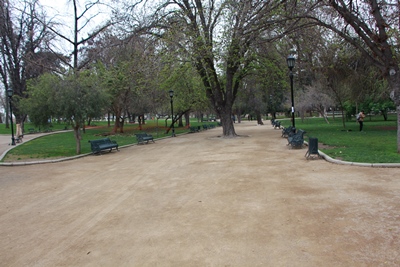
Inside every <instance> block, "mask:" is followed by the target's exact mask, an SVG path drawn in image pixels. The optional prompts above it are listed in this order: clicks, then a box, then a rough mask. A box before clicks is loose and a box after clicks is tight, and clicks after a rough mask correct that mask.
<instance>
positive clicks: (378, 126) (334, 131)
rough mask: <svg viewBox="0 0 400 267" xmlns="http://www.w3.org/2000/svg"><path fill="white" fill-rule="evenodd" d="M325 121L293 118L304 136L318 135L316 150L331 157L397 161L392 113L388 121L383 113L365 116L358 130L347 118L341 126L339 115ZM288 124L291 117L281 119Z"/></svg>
mask: <svg viewBox="0 0 400 267" xmlns="http://www.w3.org/2000/svg"><path fill="white" fill-rule="evenodd" d="M329 122H330V123H329V124H327V123H326V122H325V121H324V120H323V119H321V118H308V119H304V120H303V121H302V120H301V119H299V118H298V119H296V128H297V129H303V130H305V131H306V132H307V133H306V134H305V140H306V141H307V140H308V137H314V138H318V142H319V150H321V151H322V152H324V153H325V154H327V155H329V156H330V157H332V158H336V159H340V160H344V161H350V162H366V163H400V155H399V154H398V153H397V121H396V116H395V115H391V116H390V117H389V119H388V121H384V120H383V117H382V116H376V117H367V118H366V120H365V121H364V131H363V132H360V131H359V124H358V123H356V122H355V121H348V122H346V128H344V127H343V123H342V120H341V118H336V119H334V120H333V119H330V120H329ZM282 124H283V125H284V126H289V125H290V121H289V120H288V121H285V120H283V121H282Z"/></svg>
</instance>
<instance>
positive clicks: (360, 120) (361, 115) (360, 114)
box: [357, 110, 365, 132]
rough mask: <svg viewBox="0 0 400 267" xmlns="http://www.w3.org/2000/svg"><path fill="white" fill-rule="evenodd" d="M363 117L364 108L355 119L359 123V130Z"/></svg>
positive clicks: (362, 124)
mask: <svg viewBox="0 0 400 267" xmlns="http://www.w3.org/2000/svg"><path fill="white" fill-rule="evenodd" d="M364 118H365V114H364V110H361V112H360V113H359V114H358V116H357V121H358V123H359V124H360V132H361V131H362V129H363V127H364Z"/></svg>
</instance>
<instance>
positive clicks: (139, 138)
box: [135, 133, 154, 144]
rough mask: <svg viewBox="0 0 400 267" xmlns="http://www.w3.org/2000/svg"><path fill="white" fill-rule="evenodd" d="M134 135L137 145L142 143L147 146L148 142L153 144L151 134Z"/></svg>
mask: <svg viewBox="0 0 400 267" xmlns="http://www.w3.org/2000/svg"><path fill="white" fill-rule="evenodd" d="M135 135H136V139H137V143H138V144H144V142H146V143H147V144H148V143H149V141H153V143H154V139H153V136H152V135H151V134H147V133H138V134H135Z"/></svg>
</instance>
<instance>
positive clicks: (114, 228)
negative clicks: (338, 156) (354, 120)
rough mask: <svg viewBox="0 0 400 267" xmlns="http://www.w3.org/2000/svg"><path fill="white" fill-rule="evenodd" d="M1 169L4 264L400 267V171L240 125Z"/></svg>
mask: <svg viewBox="0 0 400 267" xmlns="http://www.w3.org/2000/svg"><path fill="white" fill-rule="evenodd" d="M235 126H236V130H237V133H238V134H240V135H247V137H241V138H236V139H220V138H218V137H217V136H218V135H219V134H220V133H221V129H220V128H219V129H218V128H217V129H213V130H208V131H204V132H200V133H195V134H188V135H183V136H178V137H176V138H168V139H164V140H159V141H156V143H155V144H149V145H139V146H132V147H129V148H124V149H121V151H120V152H112V153H108V154H103V155H101V156H88V157H84V158H81V159H77V160H72V161H66V162H61V163H53V164H44V165H29V166H18V167H16V166H14V167H7V166H0V173H1V176H0V177H1V178H0V190H1V194H0V202H1V206H0V247H1V250H0V263H1V264H0V265H1V266H307V267H309V266H335V267H336V266H398V265H399V264H400V239H399V236H400V223H399V221H400V194H399V192H400V178H399V177H400V175H399V174H400V171H399V169H395V168H366V167H357V166H343V165H335V164H331V163H328V162H326V161H324V160H309V161H307V160H306V159H305V158H304V154H305V152H306V150H305V149H302V150H290V149H289V148H288V147H287V146H286V143H287V141H286V140H285V139H283V138H281V137H280V131H279V130H274V129H272V128H271V126H270V125H265V126H255V125H254V123H252V122H243V123H242V124H236V125H235Z"/></svg>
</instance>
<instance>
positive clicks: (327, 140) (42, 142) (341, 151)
mask: <svg viewBox="0 0 400 267" xmlns="http://www.w3.org/2000/svg"><path fill="white" fill-rule="evenodd" d="M329 121H330V123H329V124H327V123H326V122H325V121H324V120H323V119H321V118H306V119H304V120H301V119H300V118H296V128H298V129H303V130H305V131H307V133H306V140H308V137H315V138H318V141H319V149H320V150H321V151H323V152H324V153H326V154H327V155H329V156H331V157H333V158H336V159H342V160H345V161H351V162H367V163H400V155H399V154H397V121H396V116H395V115H391V116H390V117H389V119H388V121H384V120H383V118H382V117H381V116H376V117H367V118H366V121H365V122H364V132H359V130H358V124H357V123H356V122H355V121H350V122H346V128H344V127H343V125H342V120H341V118H336V119H332V118H330V120H329ZM281 122H282V125H283V126H289V125H290V124H291V122H290V120H288V119H286V120H285V119H281ZM94 124H95V125H96V127H93V128H88V129H86V133H83V134H82V137H83V139H82V141H81V145H82V153H89V152H91V151H90V144H89V143H88V140H93V139H99V138H102V136H103V135H104V134H107V133H109V132H110V131H111V128H109V127H108V126H107V122H94ZM202 124H203V123H201V122H200V123H199V122H197V120H193V121H192V122H191V125H192V126H197V125H202ZM0 126H1V127H0V133H2V134H9V133H10V129H5V125H4V124H2V125H0ZM29 128H33V127H32V126H31V125H29V124H26V125H25V129H29ZM64 128H65V125H64V124H54V125H53V130H55V131H56V130H62V129H64ZM124 130H125V132H124V133H123V134H116V135H111V136H109V137H110V138H111V139H112V140H115V141H117V142H118V144H119V145H120V146H123V145H128V144H135V143H136V137H135V133H136V132H139V131H140V129H139V128H138V124H126V125H125V127H124ZM142 130H143V131H145V132H147V133H149V134H152V135H153V136H154V138H162V137H165V136H170V135H171V133H169V134H168V135H166V134H165V121H164V120H159V121H158V124H157V122H156V121H147V123H146V125H144V126H143V129H142ZM187 131H188V130H187V129H186V128H179V127H177V128H176V133H177V134H179V133H183V132H187ZM74 155H75V139H74V136H73V134H72V132H67V133H58V134H54V135H49V136H46V137H41V138H38V139H36V140H33V141H31V142H27V143H24V144H22V145H20V146H18V147H16V148H14V149H13V150H11V151H10V152H9V153H8V154H7V156H6V157H5V158H4V161H14V160H17V161H18V160H20V161H24V160H30V159H31V160H35V159H46V158H58V157H69V156H74Z"/></svg>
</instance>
